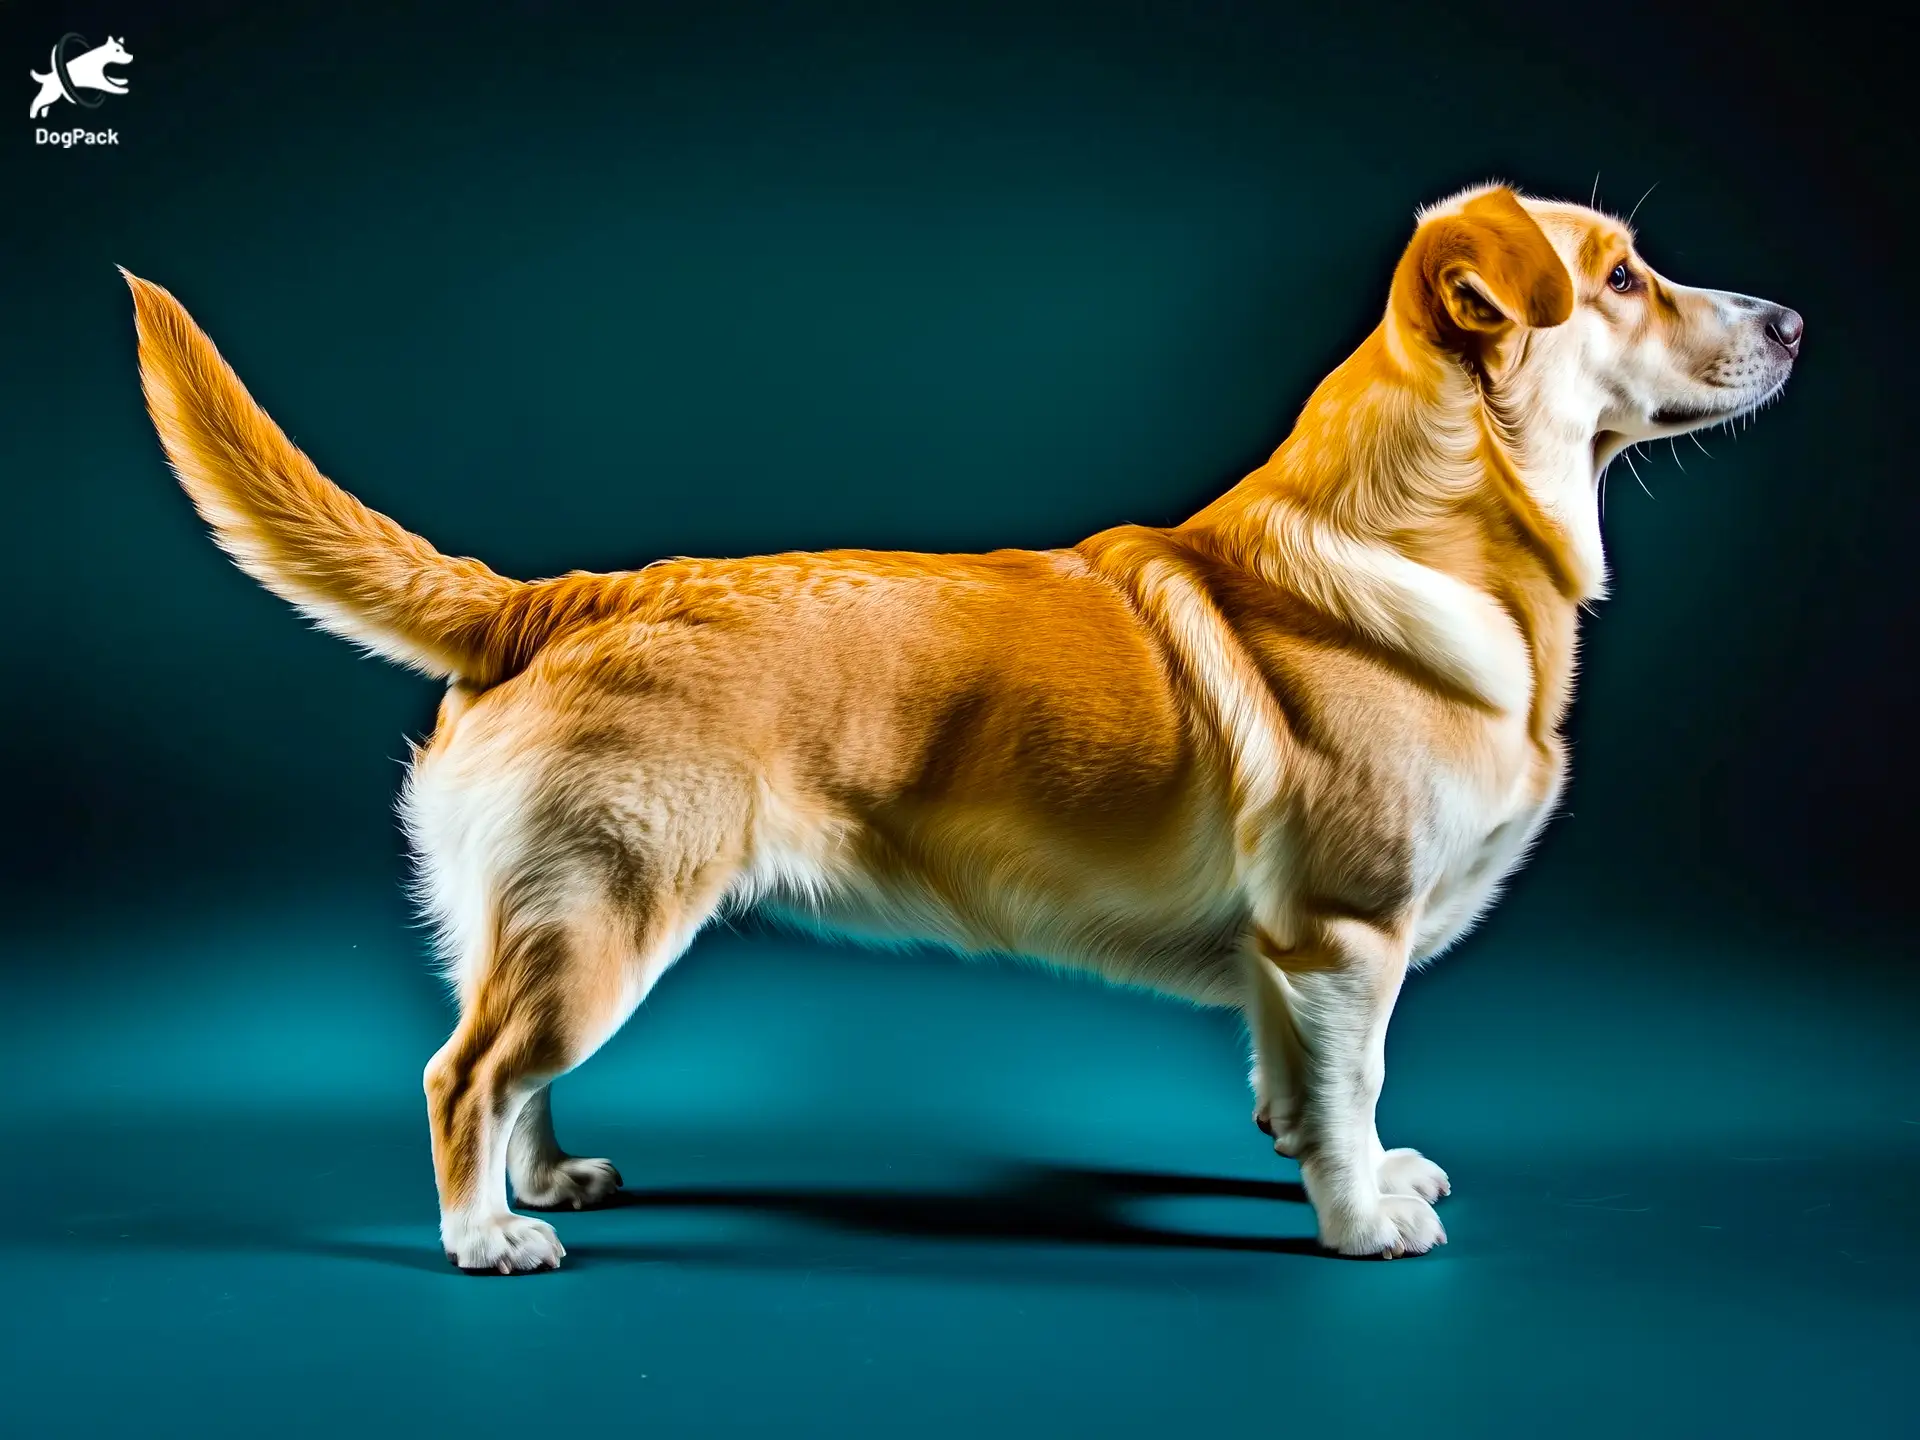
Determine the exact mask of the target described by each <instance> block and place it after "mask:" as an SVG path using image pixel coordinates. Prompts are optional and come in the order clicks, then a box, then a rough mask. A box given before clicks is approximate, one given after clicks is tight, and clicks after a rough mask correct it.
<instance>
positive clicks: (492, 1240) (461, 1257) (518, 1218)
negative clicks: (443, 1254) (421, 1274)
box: [440, 1215, 567, 1275]
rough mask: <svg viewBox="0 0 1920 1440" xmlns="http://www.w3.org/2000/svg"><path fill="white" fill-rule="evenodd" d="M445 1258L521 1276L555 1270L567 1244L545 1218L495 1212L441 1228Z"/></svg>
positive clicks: (478, 1268) (482, 1269)
mask: <svg viewBox="0 0 1920 1440" xmlns="http://www.w3.org/2000/svg"><path fill="white" fill-rule="evenodd" d="M440 1239H441V1243H442V1244H444V1245H445V1246H446V1250H447V1258H448V1259H449V1260H451V1261H453V1263H454V1264H456V1265H458V1266H459V1267H460V1268H461V1269H462V1270H472V1271H476V1272H480V1273H498V1274H501V1275H521V1274H525V1273H526V1272H527V1271H529V1270H558V1269H559V1268H560V1258H561V1257H562V1256H563V1255H565V1254H566V1253H567V1247H566V1246H564V1245H562V1244H561V1243H560V1237H559V1236H558V1235H556V1234H554V1233H553V1227H552V1226H551V1225H549V1224H547V1222H546V1221H544V1220H535V1219H534V1218H533V1217H531V1216H529V1215H495V1216H493V1217H492V1218H490V1219H487V1220H483V1221H474V1222H469V1221H464V1220H463V1221H456V1222H452V1223H449V1224H446V1225H443V1226H442V1227H441V1231H440Z"/></svg>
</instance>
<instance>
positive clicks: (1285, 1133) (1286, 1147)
mask: <svg viewBox="0 0 1920 1440" xmlns="http://www.w3.org/2000/svg"><path fill="white" fill-rule="evenodd" d="M1253 1123H1254V1125H1255V1126H1256V1127H1257V1128H1258V1129H1259V1131H1260V1133H1261V1134H1262V1135H1265V1136H1266V1137H1267V1138H1268V1139H1270V1140H1272V1141H1273V1150H1274V1153H1275V1154H1276V1155H1284V1156H1286V1157H1287V1158H1288V1159H1289V1160H1291V1159H1292V1158H1293V1157H1294V1156H1296V1155H1298V1154H1299V1153H1300V1143H1299V1137H1297V1136H1296V1135H1295V1134H1294V1133H1293V1131H1292V1130H1291V1129H1288V1128H1286V1127H1278V1128H1276V1127H1275V1125H1274V1123H1273V1113H1272V1111H1271V1110H1270V1109H1269V1108H1268V1107H1267V1105H1266V1104H1264V1103H1262V1104H1259V1105H1256V1106H1255V1107H1254V1110H1253ZM1383 1188H1384V1187H1383Z"/></svg>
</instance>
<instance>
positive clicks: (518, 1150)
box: [507, 1085, 620, 1210]
mask: <svg viewBox="0 0 1920 1440" xmlns="http://www.w3.org/2000/svg"><path fill="white" fill-rule="evenodd" d="M552 1092H553V1087H552V1086H551V1085H542V1086H541V1087H540V1088H539V1089H538V1090H535V1091H534V1092H533V1094H532V1095H530V1096H528V1097H527V1103H526V1104H525V1105H522V1106H521V1107H520V1118H519V1119H518V1120H516V1121H515V1122H514V1126H513V1135H512V1138H511V1139H509V1140H508V1141H507V1178H508V1179H509V1180H511V1181H512V1182H513V1198H514V1199H515V1200H518V1201H519V1202H520V1203H521V1204H522V1205H524V1206H526V1207H527V1208H528V1209H530V1210H586V1209H590V1208H592V1207H593V1206H595V1205H603V1204H605V1203H606V1202H607V1201H608V1200H610V1199H612V1198H613V1196H614V1195H615V1194H616V1193H618V1191H619V1189H620V1172H619V1171H618V1170H616V1169H614V1168H613V1162H612V1161H611V1160H587V1159H582V1158H580V1157H579V1156H575V1155H569V1154H567V1152H566V1151H564V1150H562V1149H561V1148H560V1142H559V1141H558V1140H556V1139H555V1138H554V1134H553V1105H552V1101H551V1098H550V1097H551V1095H552Z"/></svg>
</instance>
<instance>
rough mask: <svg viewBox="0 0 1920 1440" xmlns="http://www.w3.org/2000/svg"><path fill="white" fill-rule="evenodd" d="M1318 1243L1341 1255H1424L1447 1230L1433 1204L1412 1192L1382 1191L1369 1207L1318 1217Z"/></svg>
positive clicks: (1391, 1257)
mask: <svg viewBox="0 0 1920 1440" xmlns="http://www.w3.org/2000/svg"><path fill="white" fill-rule="evenodd" d="M1320 1243H1321V1244H1322V1245H1324V1246H1326V1247H1327V1248H1328V1249H1329V1250H1337V1251H1339V1252H1340V1253H1341V1254H1342V1255H1377V1256H1379V1257H1380V1258H1382V1259H1384V1260H1394V1259H1398V1258H1399V1257H1400V1256H1402V1255H1424V1254H1426V1252H1427V1251H1429V1250H1431V1249H1433V1247H1434V1246H1436V1245H1444V1244H1446V1243H1447V1232H1446V1230H1445V1229H1444V1228H1442V1226H1441V1224H1440V1217H1439V1216H1438V1215H1436V1214H1434V1213H1433V1207H1432V1206H1431V1205H1429V1204H1428V1203H1427V1202H1426V1201H1424V1200H1422V1199H1420V1198H1419V1197H1418V1196H1415V1195H1382V1196H1381V1197H1380V1203H1379V1204H1378V1205H1377V1206H1375V1207H1374V1208H1373V1209H1372V1210H1369V1211H1363V1212H1361V1213H1359V1214H1351V1215H1346V1216H1340V1217H1338V1218H1337V1219H1334V1220H1328V1219H1326V1218H1322V1220H1321V1222H1320Z"/></svg>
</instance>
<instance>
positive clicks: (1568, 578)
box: [1180, 319, 1606, 733]
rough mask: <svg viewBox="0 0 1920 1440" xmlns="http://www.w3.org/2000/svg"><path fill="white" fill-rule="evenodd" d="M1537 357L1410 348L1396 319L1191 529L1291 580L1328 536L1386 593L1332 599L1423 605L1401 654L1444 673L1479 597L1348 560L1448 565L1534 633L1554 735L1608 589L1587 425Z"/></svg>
mask: <svg viewBox="0 0 1920 1440" xmlns="http://www.w3.org/2000/svg"><path fill="white" fill-rule="evenodd" d="M1528 340H1529V337H1527V336H1525V335H1522V336H1520V337H1518V338H1517V339H1516V340H1514V341H1511V342H1509V343H1510V344H1513V345H1515V346H1516V347H1520V346H1524V345H1526V344H1527V343H1528ZM1523 358H1524V356H1523V355H1522V354H1521V353H1520V352H1519V350H1518V349H1517V348H1516V350H1515V351H1514V353H1511V354H1506V355H1500V354H1489V355H1486V356H1483V357H1480V361H1479V363H1477V364H1475V365H1467V364H1463V363H1461V362H1460V361H1459V360H1457V359H1455V358H1453V357H1451V356H1447V355H1441V354H1436V353H1434V352H1432V351H1431V350H1428V349H1425V348H1421V347H1412V346H1409V345H1407V344H1405V343H1403V342H1402V340H1401V339H1400V337H1399V336H1398V335H1397V334H1396V333H1395V328H1394V325H1393V322H1392V320H1391V319H1389V320H1388V321H1387V322H1385V323H1383V324H1382V325H1381V326H1380V328H1378V329H1376V330H1375V331H1374V333H1373V334H1372V335H1371V336H1369V337H1368V339H1367V340H1366V341H1365V342H1363V343H1362V345H1361V346H1360V348H1359V349H1358V350H1356V351H1355V352H1354V354H1353V355H1352V356H1351V357H1350V358H1349V359H1348V360H1347V361H1346V362H1345V363H1344V364H1342V365H1341V366H1340V367H1339V368H1338V369H1336V370H1335V371H1334V372H1333V373H1332V374H1331V375H1329V376H1328V377H1327V378H1326V380H1325V381H1323V382H1322V383H1321V385H1320V386H1319V388H1318V389H1316V390H1315V391H1314V393H1313V395H1312V397H1311V398H1310V399H1309V400H1308V402H1307V405H1306V407H1305V408H1304V410H1303V411H1302V412H1301V415H1300V419H1299V422H1298V423H1297V424H1296V425H1295V426H1294V428H1293V431H1292V432H1291V434H1289V435H1288V437H1287V439H1286V440H1285V442H1283V443H1282V444H1281V446H1280V447H1279V449H1278V450H1276V451H1275V452H1274V454H1273V455H1272V457H1271V458H1270V459H1269V460H1268V461H1267V463H1266V464H1265V465H1263V466H1261V467H1260V468H1259V469H1258V470H1256V471H1254V472H1253V473H1252V474H1251V475H1249V476H1247V478H1246V479H1244V480H1242V481H1241V482H1240V484H1238V485H1236V486H1235V487H1234V488H1233V489H1232V490H1230V491H1229V492H1228V493H1227V494H1226V495H1224V496H1222V497H1221V498H1220V499H1219V500H1217V501H1215V502H1214V503H1213V504H1212V505H1209V506H1208V507H1207V508H1206V509H1204V510H1202V511H1201V512H1200V513H1199V514H1198V515H1196V516H1195V517H1194V518H1193V519H1192V520H1190V521H1189V522H1187V524H1186V525H1184V526H1181V527H1180V531H1181V532H1182V533H1184V534H1185V535H1187V536H1188V537H1190V538H1192V539H1194V540H1195V541H1196V542H1198V543H1201V544H1204V546H1205V547H1206V548H1207V549H1209V550H1212V551H1214V552H1215V553H1217V554H1219V555H1221V557H1222V558H1223V559H1227V560H1229V561H1231V562H1233V563H1237V564H1240V565H1244V566H1246V567H1248V568H1250V569H1253V570H1255V571H1256V572H1258V573H1261V574H1263V575H1265V576H1267V577H1269V578H1271V579H1273V580H1275V581H1276V582H1278V583H1281V584H1288V585H1290V584H1291V582H1292V581H1293V580H1294V579H1295V578H1296V577H1301V576H1303V574H1304V570H1305V567H1304V566H1303V565H1302V562H1301V560H1300V554H1301V550H1302V545H1303V542H1302V536H1303V535H1306V536H1309V537H1321V538H1319V539H1318V540H1317V541H1315V540H1312V539H1310V540H1309V542H1308V543H1318V544H1319V545H1320V548H1321V550H1322V553H1323V555H1324V556H1325V557H1326V561H1325V566H1324V573H1325V574H1326V575H1327V576H1328V577H1329V581H1330V583H1331V584H1332V585H1333V586H1335V587H1338V586H1341V585H1343V584H1348V583H1352V584H1353V585H1355V586H1356V587H1359V586H1362V585H1372V586H1373V587H1374V592H1375V593H1373V594H1361V593H1359V591H1358V589H1357V588H1356V590H1355V592H1354V593H1353V594H1352V595H1350V596H1347V597H1342V596H1341V595H1339V594H1333V595H1331V596H1330V597H1329V599H1330V608H1333V609H1335V610H1340V609H1342V608H1343V605H1344V609H1345V612H1346V614H1347V615H1348V616H1349V618H1351V617H1353V616H1358V615H1362V614H1364V613H1366V612H1367V611H1368V610H1369V609H1370V608H1377V607H1376V602H1377V601H1378V600H1379V599H1381V598H1383V597H1384V599H1385V600H1386V601H1387V602H1388V603H1389V604H1397V603H1400V601H1401V599H1402V598H1403V597H1404V598H1405V599H1406V600H1407V601H1408V602H1410V603H1411V604H1412V605H1414V606H1420V605H1425V606H1427V608H1428V610H1429V611H1430V612H1431V614H1430V616H1429V618H1428V620H1427V621H1426V622H1424V623H1425V628H1424V630H1423V631H1422V632H1421V635H1420V636H1417V637H1416V638H1415V640H1414V642H1413V643H1412V644H1411V645H1409V646H1406V647H1402V648H1408V649H1410V650H1412V651H1413V652H1415V654H1416V658H1420V659H1423V660H1427V661H1430V662H1432V661H1438V662H1439V663H1438V665H1437V667H1434V666H1431V665H1430V668H1439V669H1441V670H1442V671H1444V670H1445V669H1446V665H1447V661H1448V657H1447V655H1446V654H1444V653H1440V652H1442V651H1445V650H1447V649H1448V648H1449V647H1451V648H1452V649H1453V650H1454V651H1455V652H1456V655H1455V659H1456V661H1457V662H1458V665H1460V666H1462V667H1465V668H1466V669H1467V670H1471V669H1472V667H1473V666H1474V665H1475V663H1476V661H1475V659H1474V657H1473V656H1471V655H1468V654H1466V653H1465V651H1466V649H1467V648H1468V647H1467V646H1466V645H1463V644H1461V643H1460V642H1459V641H1458V639H1457V638H1455V637H1457V636H1458V635H1459V634H1460V633H1461V627H1459V626H1454V627H1453V628H1452V629H1451V631H1450V632H1449V633H1448V634H1441V633H1440V632H1441V631H1442V630H1445V629H1447V627H1448V626H1449V625H1451V619H1452V618H1458V613H1456V615H1455V616H1454V617H1451V618H1449V617H1447V616H1446V615H1444V614H1442V612H1444V611H1446V610H1447V609H1448V608H1449V607H1451V608H1452V609H1453V610H1454V611H1455V612H1464V611H1465V610H1466V609H1468V608H1470V606H1466V605H1462V604H1460V603H1456V602H1449V601H1448V600H1446V598H1445V595H1444V594H1441V595H1439V598H1437V599H1435V598H1434V596H1433V595H1432V594H1423V591H1428V590H1430V589H1431V587H1429V586H1427V585H1426V584H1425V582H1420V581H1418V580H1417V578H1416V579H1412V580H1407V579H1395V578H1393V572H1392V570H1391V567H1389V568H1388V570H1387V571H1386V572H1383V573H1385V574H1386V577H1387V578H1386V579H1385V580H1384V581H1383V582H1376V581H1374V580H1372V579H1368V578H1365V577H1361V578H1357V579H1356V578H1354V577H1356V576H1358V575H1359V572H1360V570H1361V569H1362V568H1364V567H1356V566H1355V565H1353V564H1351V563H1350V562H1348V561H1343V559H1342V558H1341V557H1342V556H1352V555H1360V556H1361V558H1362V559H1364V554H1365V553H1370V554H1374V555H1380V554H1381V553H1382V552H1386V553H1387V554H1388V555H1390V556H1391V557H1393V558H1394V559H1395V560H1398V561H1402V562H1404V561H1411V562H1413V563H1414V564H1415V565H1418V566H1420V567H1424V571H1425V573H1429V574H1431V573H1432V572H1436V571H1437V572H1439V576H1436V577H1435V578H1434V582H1433V584H1434V585H1437V586H1439V587H1441V590H1442V591H1444V590H1445V588H1446V581H1445V580H1442V579H1441V578H1440V577H1446V580H1451V581H1453V582H1457V586H1456V587H1455V589H1458V588H1459V587H1465V589H1466V590H1467V591H1470V592H1477V595H1478V596H1479V597H1480V599H1481V601H1482V602H1488V601H1490V602H1491V604H1492V605H1493V606H1494V607H1497V608H1498V609H1499V610H1501V611H1504V612H1505V613H1506V615H1507V616H1508V617H1509V618H1510V619H1511V620H1512V621H1513V623H1514V625H1515V626H1517V627H1518V629H1519V630H1520V632H1521V639H1522V640H1523V641H1524V642H1525V645H1526V649H1527V662H1528V663H1527V666H1526V669H1527V671H1528V672H1529V673H1528V674H1527V675H1526V676H1525V677H1523V680H1522V686H1523V688H1524V691H1525V693H1524V696H1523V697H1521V698H1520V699H1519V701H1518V703H1520V704H1523V705H1524V706H1525V708H1527V709H1528V710H1529V711H1530V712H1531V714H1532V717H1533V721H1534V728H1535V729H1536V730H1537V731H1539V732H1540V733H1545V731H1547V730H1551V729H1552V728H1554V727H1555V726H1557V724H1558V721H1559V716H1560V714H1561V712H1562V711H1563V710H1564V707H1565V702H1566V696H1567V688H1568V686H1569V685H1570V681H1571V673H1572V651H1573V640H1574V634H1573V632H1574V625H1575V620H1576V618H1577V609H1578V606H1579V605H1580V604H1581V603H1582V602H1584V601H1587V600H1591V599H1595V598H1598V597H1599V596H1601V595H1602V594H1604V592H1605V574H1606V572H1605V556H1604V552H1603V550H1602V548H1601V540H1600V523H1599V514H1598V507H1597V502H1596V498H1595V495H1594V484H1593V473H1594V443H1593V438H1592V432H1591V429H1590V428H1587V429H1583V428H1582V425H1583V421H1582V418H1581V416H1580V414H1579V413H1578V406H1576V405H1574V404H1572V403H1570V402H1569V400H1568V398H1567V397H1563V396H1559V395H1555V394H1553V393H1550V392H1549V391H1547V390H1546V389H1545V388H1543V387H1542V386H1540V385H1539V384H1538V383H1536V382H1534V381H1532V380H1531V379H1530V372H1531V368H1532V367H1528V366H1526V365H1524V364H1521V363H1519V362H1520V361H1521V360H1522V359H1523ZM1584 423H1586V424H1588V425H1589V427H1590V422H1584ZM1329 537H1330V538H1329ZM1356 546H1357V547H1360V549H1358V550H1356V549H1353V548H1351V547H1356ZM1343 547H1348V548H1344V549H1343ZM1363 552H1364V553H1363ZM1406 573H1413V572H1406ZM1395 587H1397V590H1396V588H1395ZM1432 616H1439V621H1438V628H1436V624H1435V623H1434V621H1433V619H1432ZM1469 623H1470V622H1469ZM1409 633H1412V632H1411V630H1409ZM1434 636H1438V639H1437V640H1435V639H1433V638H1431V637H1434ZM1376 638H1378V637H1376ZM1482 678H1484V679H1486V680H1487V681H1488V682H1489V683H1486V684H1482V683H1478V682H1477V681H1476V682H1474V683H1470V684H1469V685H1468V687H1467V688H1469V689H1472V690H1474V691H1475V692H1476V693H1478V694H1479V695H1480V697H1481V698H1482V699H1484V700H1489V701H1491V702H1492V703H1495V704H1496V705H1498V706H1499V707H1500V708H1509V707H1510V706H1511V705H1512V704H1513V703H1516V702H1515V699H1514V695H1513V691H1512V690H1511V689H1509V690H1508V691H1506V692H1505V693H1504V694H1499V695H1496V694H1494V693H1492V692H1493V690H1494V688H1496V687H1497V685H1498V683H1499V677H1498V676H1497V675H1492V674H1491V673H1490V672H1487V673H1485V674H1483V676H1482Z"/></svg>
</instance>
